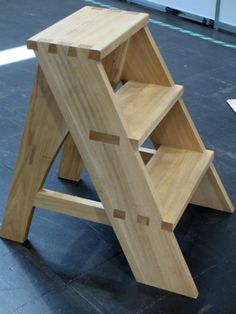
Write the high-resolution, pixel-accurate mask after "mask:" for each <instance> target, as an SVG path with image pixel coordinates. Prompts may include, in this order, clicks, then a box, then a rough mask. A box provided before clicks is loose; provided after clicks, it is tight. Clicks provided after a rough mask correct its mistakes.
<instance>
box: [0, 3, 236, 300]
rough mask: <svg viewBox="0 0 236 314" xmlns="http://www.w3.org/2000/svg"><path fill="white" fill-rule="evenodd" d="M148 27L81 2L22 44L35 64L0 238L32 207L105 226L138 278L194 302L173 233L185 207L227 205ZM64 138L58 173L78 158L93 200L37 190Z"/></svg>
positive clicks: (24, 228) (14, 230)
mask: <svg viewBox="0 0 236 314" xmlns="http://www.w3.org/2000/svg"><path fill="white" fill-rule="evenodd" d="M147 23H148V15H147V14H143V13H138V12H126V11H111V10H107V9H99V8H93V7H84V8H83V9H81V10H79V11H78V12H76V13H74V14H72V15H71V16H69V17H67V18H65V19H63V20H62V21H60V22H58V23H56V24H55V25H53V26H51V27H49V28H48V29H46V30H44V31H43V32H41V33H39V34H37V35H36V36H34V37H32V38H31V39H30V40H29V41H28V48H29V49H33V50H34V51H35V54H36V56H37V58H38V61H39V67H38V71H37V75H36V81H35V84H34V89H33V95H32V98H31V102H30V107H29V112H28V116H27V119H26V124H25V129H24V134H23V137H22V141H21V145H20V150H19V154H18V159H17V163H16V168H15V173H14V178H13V182H12V186H11V190H10V193H9V198H8V202H7V207H6V210H5V215H4V219H3V224H2V228H1V237H3V238H6V239H10V240H14V241H17V242H24V241H25V240H26V238H27V235H28V231H29V227H30V223H31V218H32V214H33V211H34V210H33V209H34V207H41V208H48V209H50V210H54V211H58V212H61V213H64V214H68V215H72V216H76V217H80V218H83V219H87V220H91V221H95V222H98V223H103V224H107V225H111V226H112V227H113V229H114V232H115V233H116V235H117V238H118V240H119V242H120V244H121V246H122V249H123V251H124V253H125V255H126V257H127V260H128V262H129V265H130V267H131V269H132V271H133V273H134V276H135V278H136V280H137V281H138V282H140V283H144V284H147V285H151V286H154V287H158V288H161V289H165V290H169V291H173V292H176V293H179V294H182V295H186V296H189V297H193V298H196V297H197V295H198V291H197V288H196V286H195V284H194V281H193V278H192V276H191V274H190V272H189V269H188V267H187V265H186V262H185V260H184V257H183V255H182V253H181V250H180V248H179V245H178V243H177V241H176V238H175V235H174V233H173V231H174V228H175V226H176V225H177V223H178V221H179V219H180V218H181V216H182V214H183V212H184V210H185V209H186V207H187V205H188V203H193V204H197V205H200V206H206V207H209V208H215V209H218V210H222V211H225V212H232V211H233V206H232V204H231V202H230V200H229V198H228V196H227V194H226V192H225V190H224V187H223V185H222V183H221V181H220V179H219V177H218V175H217V173H216V170H215V168H214V166H213V164H212V159H213V152H212V151H209V150H206V149H205V147H204V145H203V143H202V141H201V139H200V137H199V135H198V133H197V131H196V129H195V127H194V125H193V122H192V120H191V118H190V116H189V114H188V112H187V110H186V107H185V105H184V103H183V101H182V100H181V95H182V94H183V87H182V86H179V85H175V84H174V82H173V80H172V78H171V76H170V73H169V72H168V70H167V67H166V65H165V63H164V61H163V59H162V57H161V55H160V52H159V50H158V48H157V47H156V45H155V43H154V40H153V38H152V36H151V34H150V31H149V29H148V27H147ZM120 83H122V87H121V88H120V89H119V90H118V91H117V92H115V91H114V89H115V87H116V86H117V84H120ZM148 137H150V138H151V140H152V143H153V145H154V147H155V150H151V149H146V148H142V147H141V145H142V144H143V142H144V141H145V140H146V139H147V138H148ZM64 141H65V142H64ZM63 143H65V144H64V152H63V157H62V162H61V167H60V171H59V176H60V177H64V178H67V179H71V180H78V179H79V177H80V174H81V169H82V168H83V163H84V165H85V167H86V168H87V169H88V172H89V174H90V176H91V178H92V181H93V183H94V185H95V188H96V190H97V193H98V195H99V197H100V199H101V202H95V201H91V200H87V199H83V198H79V197H75V196H70V195H65V194H62V193H58V192H53V191H48V190H43V189H42V188H43V184H44V181H45V178H46V176H47V173H48V171H49V169H50V167H51V165H52V163H53V161H54V159H55V156H56V155H57V153H58V151H59V149H60V147H61V146H62V145H63Z"/></svg>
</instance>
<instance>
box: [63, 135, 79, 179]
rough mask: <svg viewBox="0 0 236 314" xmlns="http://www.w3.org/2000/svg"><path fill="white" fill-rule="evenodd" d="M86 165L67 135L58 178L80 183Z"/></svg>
mask: <svg viewBox="0 0 236 314" xmlns="http://www.w3.org/2000/svg"><path fill="white" fill-rule="evenodd" d="M83 168H84V163H83V160H82V159H81V156H80V153H79V152H78V149H77V148H76V146H75V144H74V141H73V139H72V137H71V135H70V134H68V135H67V137H66V139H65V142H64V145H63V150H62V156H61V162H60V167H59V171H58V174H57V175H58V177H59V178H61V179H66V180H71V181H76V182H77V181H79V180H80V178H81V175H82V172H83Z"/></svg>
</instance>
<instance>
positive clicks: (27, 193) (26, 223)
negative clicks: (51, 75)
mask: <svg viewBox="0 0 236 314" xmlns="http://www.w3.org/2000/svg"><path fill="white" fill-rule="evenodd" d="M67 133H68V129H67V127H66V125H65V122H64V119H63V117H62V116H61V113H60V112H59V110H58V107H57V104H56V102H55V99H54V97H53V95H52V93H51V90H50V89H49V87H48V84H47V82H46V80H45V78H44V75H43V73H42V71H41V69H40V68H39V69H38V72H37V76H36V82H35V84H34V90H33V95H32V99H31V103H30V107H29V111H28V115H27V118H26V124H25V128H24V132H23V136H22V140H21V145H20V150H19V153H18V158H17V162H16V167H15V171H14V177H13V180H12V185H11V188H10V193H9V196H8V201H7V206H6V209H5V213H4V219H3V223H2V226H1V232H0V236H1V237H3V238H5V239H9V240H14V241H17V242H24V241H25V240H26V239H27V234H28V231H29V227H30V223H31V218H32V215H33V208H32V207H33V200H34V198H35V195H36V193H37V192H38V190H39V189H40V188H41V187H42V185H43V182H44V180H45V178H46V175H47V173H48V171H49V169H50V167H51V164H52V162H53V160H54V158H55V156H56V154H57V151H58V149H59V148H60V146H61V144H62V142H63V140H64V138H65V136H66V134H67Z"/></svg>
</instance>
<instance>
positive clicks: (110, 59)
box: [102, 41, 129, 88]
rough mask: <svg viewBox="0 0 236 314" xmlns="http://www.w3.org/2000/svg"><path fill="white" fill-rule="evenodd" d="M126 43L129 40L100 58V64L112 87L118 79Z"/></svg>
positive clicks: (124, 56)
mask: <svg viewBox="0 0 236 314" xmlns="http://www.w3.org/2000/svg"><path fill="white" fill-rule="evenodd" d="M128 45H129V41H126V42H125V43H123V44H122V45H120V46H119V47H118V48H116V49H115V50H114V51H113V52H112V53H110V54H109V55H108V56H106V57H105V58H104V59H103V60H102V64H103V66H104V69H105V71H106V74H107V76H108V78H109V81H110V83H111V86H112V87H113V88H114V87H115V86H116V84H117V83H118V82H119V81H120V77H121V73H122V70H123V67H124V63H125V58H126V53H127V48H128Z"/></svg>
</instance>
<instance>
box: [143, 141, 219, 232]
mask: <svg viewBox="0 0 236 314" xmlns="http://www.w3.org/2000/svg"><path fill="white" fill-rule="evenodd" d="M212 160H213V152H212V151H205V152H204V153H199V152H194V151H189V150H185V149H176V148H170V147H165V146H161V147H160V148H159V149H158V150H157V152H156V154H155V155H154V156H153V158H152V159H151V160H150V161H149V163H148V164H147V169H148V172H149V174H150V177H151V179H152V182H153V184H154V187H155V191H156V194H157V196H158V199H159V200H160V211H161V218H162V228H163V229H166V230H169V231H171V230H174V228H175V226H176V225H177V223H178V221H179V219H180V218H181V216H182V214H183V212H184V210H185V209H186V207H187V205H188V203H189V201H190V199H191V197H192V195H193V193H194V191H195V190H196V188H197V186H198V184H199V182H200V180H201V179H202V177H203V176H204V174H205V172H206V171H207V169H208V168H209V165H210V163H211V161H212Z"/></svg>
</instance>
